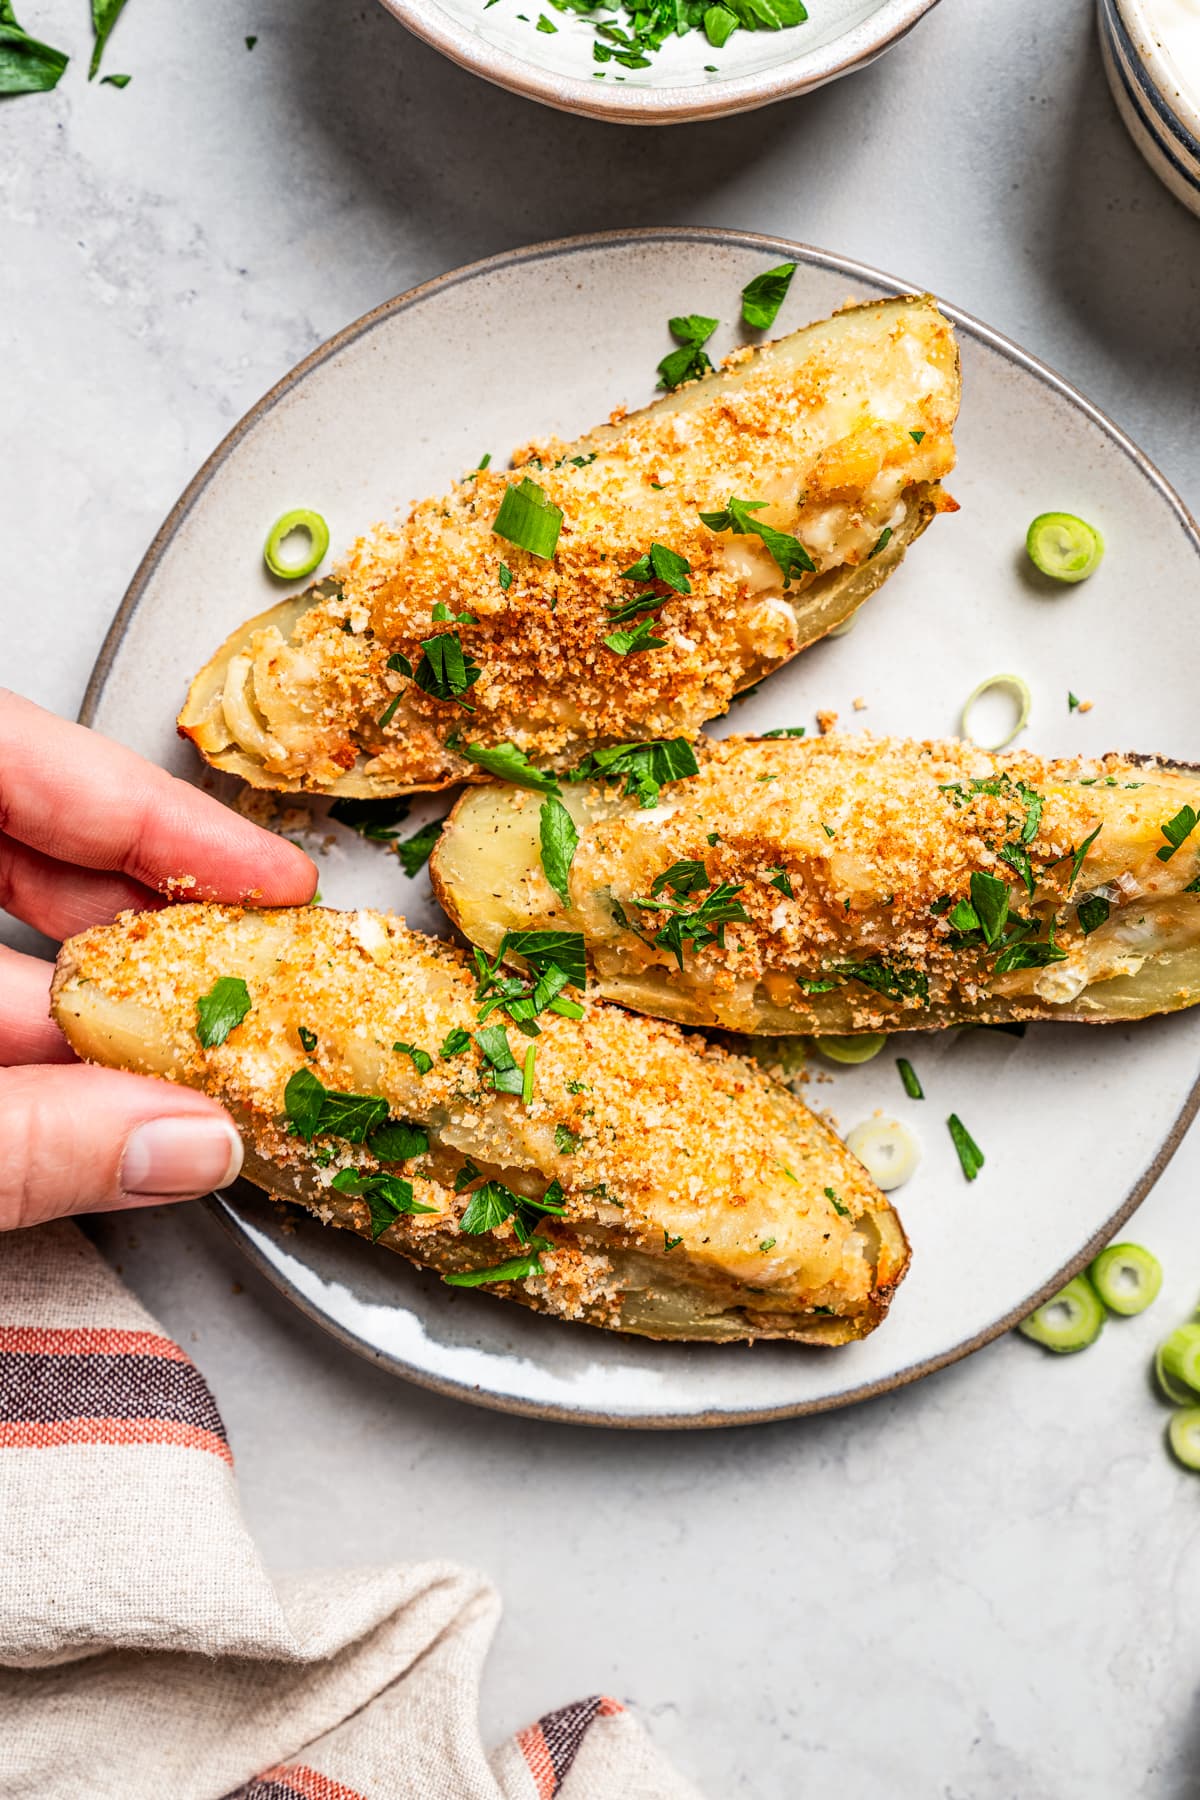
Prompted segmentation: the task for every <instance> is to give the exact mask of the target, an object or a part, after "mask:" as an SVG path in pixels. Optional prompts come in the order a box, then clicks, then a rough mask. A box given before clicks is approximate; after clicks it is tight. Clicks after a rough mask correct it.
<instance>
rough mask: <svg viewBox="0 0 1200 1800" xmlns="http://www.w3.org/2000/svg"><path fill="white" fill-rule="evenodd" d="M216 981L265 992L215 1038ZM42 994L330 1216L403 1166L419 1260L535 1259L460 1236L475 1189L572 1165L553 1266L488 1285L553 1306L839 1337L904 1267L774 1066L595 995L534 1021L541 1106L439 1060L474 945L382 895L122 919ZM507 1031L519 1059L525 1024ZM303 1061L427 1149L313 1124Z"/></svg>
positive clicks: (466, 999)
mask: <svg viewBox="0 0 1200 1800" xmlns="http://www.w3.org/2000/svg"><path fill="white" fill-rule="evenodd" d="M222 977H225V978H229V977H237V978H240V980H242V981H243V982H244V983H245V986H246V989H247V992H248V995H249V997H250V1010H249V1011H248V1012H247V1013H246V1014H245V1016H244V1017H243V1018H242V1019H241V1020H240V1021H239V1022H238V1023H236V1024H235V1025H234V1026H233V1027H232V1029H231V1030H230V1031H229V1032H228V1035H227V1036H226V1037H225V1038H224V1040H223V1041H222V1042H221V1043H219V1044H215V1045H211V1046H208V1047H206V1046H205V1045H203V1044H202V1043H201V1042H200V1039H199V1037H198V1035H197V1021H198V1017H199V1014H198V1007H197V1002H198V1000H199V999H200V997H201V996H204V995H206V994H208V993H210V991H211V990H212V988H213V986H214V984H215V982H216V981H217V980H218V979H221V978H222ZM52 1005H53V1013H54V1017H55V1018H56V1019H57V1021H58V1023H59V1024H60V1026H61V1027H62V1029H63V1031H64V1032H65V1033H66V1035H67V1038H68V1040H69V1041H70V1043H71V1044H72V1046H73V1047H74V1048H75V1049H76V1051H77V1052H78V1053H79V1054H80V1055H82V1056H85V1057H87V1058H89V1059H91V1060H93V1061H97V1062H103V1063H105V1064H107V1065H109V1066H113V1067H119V1068H129V1069H133V1070H136V1071H138V1072H142V1073H151V1074H157V1075H161V1076H164V1077H165V1078H167V1079H168V1080H174V1081H181V1082H184V1083H186V1084H188V1085H189V1086H193V1087H198V1088H201V1089H202V1090H203V1091H205V1092H206V1093H209V1094H212V1095H213V1096H214V1097H215V1098H217V1099H219V1100H220V1101H221V1102H222V1103H223V1104H224V1105H226V1106H227V1107H228V1108H229V1110H230V1112H231V1113H232V1115H233V1117H234V1118H235V1120H236V1121H237V1123H238V1126H239V1128H240V1130H241V1131H242V1134H243V1137H244V1140H245V1143H246V1148H247V1165H246V1166H247V1173H248V1174H249V1176H250V1178H251V1179H253V1180H255V1181H258V1182H259V1183H261V1185H263V1186H264V1187H266V1188H267V1189H268V1191H270V1192H271V1193H273V1194H276V1195H278V1196H280V1197H283V1198H287V1199H291V1200H297V1201H299V1202H300V1203H301V1204H303V1205H305V1206H307V1207H309V1208H310V1209H311V1210H312V1211H313V1212H315V1213H317V1214H318V1216H320V1217H321V1218H322V1219H324V1220H325V1221H326V1222H327V1223H330V1224H336V1225H341V1226H344V1227H347V1228H349V1229H352V1230H354V1231H357V1232H359V1233H360V1234H362V1235H367V1236H369V1235H370V1234H371V1226H370V1221H369V1216H368V1209H367V1206H366V1204H365V1202H364V1201H363V1200H362V1199H361V1198H358V1197H356V1196H355V1195H353V1194H351V1193H347V1192H345V1191H343V1190H341V1189H338V1188H335V1187H334V1186H333V1185H332V1183H333V1181H334V1179H335V1178H336V1177H337V1176H339V1174H340V1173H341V1172H342V1171H344V1170H349V1171H354V1172H357V1174H358V1175H360V1176H369V1175H373V1174H379V1173H386V1174H390V1175H394V1176H397V1177H399V1178H402V1179H404V1180H407V1181H409V1182H410V1183H411V1184H412V1189H413V1192H414V1194H415V1197H416V1199H417V1201H418V1202H419V1203H420V1204H421V1205H422V1206H423V1207H426V1208H428V1210H427V1211H424V1212H421V1213H415V1214H411V1215H406V1214H402V1215H400V1216H399V1217H397V1218H396V1219H395V1220H394V1222H392V1223H390V1224H389V1225H388V1226H387V1229H386V1231H385V1232H384V1233H383V1236H382V1239H381V1241H382V1242H383V1243H385V1244H386V1245H387V1246H388V1247H389V1248H391V1249H394V1250H397V1251H399V1252H400V1253H401V1254H402V1255H404V1256H406V1257H408V1258H409V1259H410V1260H411V1261H413V1262H415V1263H418V1264H420V1265H421V1266H424V1267H430V1268H434V1269H438V1270H441V1271H442V1272H452V1271H466V1270H474V1269H488V1268H492V1267H495V1266H496V1265H497V1264H499V1263H502V1262H505V1261H507V1260H509V1259H510V1258H512V1257H514V1256H517V1255H519V1254H521V1250H522V1244H521V1240H520V1238H519V1235H518V1234H517V1232H516V1231H515V1229H514V1225H513V1222H512V1220H511V1219H508V1220H503V1221H501V1222H500V1223H499V1224H497V1225H496V1227H495V1229H494V1230H492V1231H490V1232H487V1233H484V1234H475V1233H474V1232H471V1233H468V1232H465V1231H463V1230H462V1229H460V1224H461V1221H462V1219H463V1216H464V1213H465V1210H466V1208H467V1205H468V1203H469V1202H470V1201H471V1198H472V1195H473V1193H474V1192H475V1191H476V1190H477V1188H478V1186H479V1184H480V1183H481V1182H483V1181H485V1180H495V1181H499V1182H502V1183H503V1184H504V1185H505V1186H506V1187H507V1188H509V1189H510V1190H511V1192H512V1193H515V1194H519V1195H522V1196H524V1197H526V1198H527V1199H529V1200H537V1199H538V1198H539V1197H540V1196H541V1195H542V1194H544V1193H545V1192H546V1189H547V1187H548V1185H549V1184H550V1183H552V1182H553V1181H554V1180H557V1181H558V1182H559V1183H560V1184H561V1186H562V1189H563V1193H564V1206H565V1211H564V1213H563V1215H562V1216H561V1217H559V1216H547V1217H546V1218H545V1221H544V1223H543V1222H542V1221H541V1220H539V1221H538V1222H537V1225H536V1230H537V1232H538V1234H539V1235H540V1236H543V1237H545V1238H546V1239H547V1240H548V1241H549V1248H548V1249H546V1250H545V1251H543V1253H542V1261H543V1267H542V1270H541V1272H540V1273H534V1274H532V1275H530V1276H529V1278H528V1279H526V1280H524V1281H512V1282H506V1283H503V1284H500V1285H499V1286H498V1287H496V1288H495V1289H494V1290H493V1291H496V1292H500V1293H502V1294H504V1295H505V1296H506V1297H509V1298H512V1299H516V1300H519V1301H521V1302H522V1303H523V1304H525V1305H529V1306H532V1307H534V1308H536V1309H538V1310H541V1311H545V1312H550V1313H553V1314H555V1315H556V1316H558V1317H560V1318H566V1319H581V1320H584V1321H586V1322H588V1323H591V1324H596V1325H601V1326H605V1327H608V1328H610V1329H615V1330H622V1331H631V1332H636V1333H639V1334H641V1335H645V1336H651V1337H680V1338H690V1339H695V1340H699V1341H713V1342H721V1341H728V1340H731V1339H736V1338H755V1337H780V1338H791V1339H794V1340H797V1341H802V1342H812V1343H824V1344H833V1343H840V1342H846V1341H849V1340H850V1339H852V1338H855V1337H860V1336H862V1335H864V1334H865V1333H866V1332H868V1331H870V1330H872V1329H873V1328H874V1327H875V1325H877V1324H878V1323H879V1320H880V1319H881V1318H882V1317H883V1314H884V1312H885V1311H886V1308H887V1304H888V1300H889V1299H890V1296H891V1294H892V1292H893V1290H894V1288H895V1286H896V1284H897V1282H898V1281H899V1280H900V1279H901V1277H902V1275H903V1273H904V1270H905V1268H906V1266H907V1261H908V1247H907V1243H906V1241H905V1238H904V1234H903V1231H902V1229H901V1227H900V1224H899V1221H898V1219H897V1218H896V1215H895V1213H894V1211H893V1210H892V1208H891V1206H890V1204H889V1203H888V1201H887V1200H886V1199H885V1197H884V1196H883V1195H882V1194H881V1193H880V1192H879V1191H878V1189H877V1188H875V1186H874V1185H873V1184H872V1183H871V1181H870V1180H869V1179H868V1177H867V1175H866V1173H865V1171H864V1170H863V1168H862V1167H861V1165H860V1164H859V1163H857V1162H856V1161H855V1159H854V1158H853V1157H852V1156H851V1155H850V1154H849V1152H848V1151H847V1150H846V1149H845V1146H844V1145H842V1144H841V1143H840V1142H839V1141H838V1139H837V1138H835V1137H834V1136H833V1134H832V1133H831V1132H830V1131H829V1130H828V1129H827V1127H825V1126H824V1125H823V1124H822V1123H821V1122H820V1121H819V1120H817V1119H816V1118H815V1117H814V1116H813V1114H811V1113H810V1112H809V1111H808V1110H807V1109H806V1108H805V1107H804V1106H802V1105H801V1104H800V1102H799V1101H798V1100H797V1099H795V1098H794V1096H793V1095H791V1094H790V1093H789V1092H788V1091H787V1090H786V1089H785V1088H783V1087H780V1086H779V1085H777V1084H776V1083H774V1082H772V1081H771V1080H769V1079H768V1078H767V1077H766V1076H765V1075H764V1074H762V1072H761V1071H760V1070H758V1069H756V1068H754V1067H753V1066H751V1065H749V1064H747V1063H744V1062H742V1061H741V1060H740V1059H739V1058H737V1057H733V1056H730V1055H728V1054H727V1053H726V1052H725V1051H723V1050H721V1049H718V1048H716V1047H712V1046H706V1045H704V1044H702V1043H701V1042H700V1041H699V1040H697V1039H694V1038H687V1037H685V1036H683V1035H682V1034H681V1033H680V1032H678V1031H677V1030H676V1029H675V1028H674V1027H672V1026H667V1025H661V1024H658V1023H655V1022H653V1021H650V1020H646V1019H641V1018H638V1017H636V1016H634V1015H632V1014H628V1013H625V1012H623V1011H621V1010H620V1009H617V1008H614V1007H609V1006H606V1005H604V1004H603V1003H602V1002H595V1003H593V1002H591V1001H587V1002H585V1004H584V1013H583V1017H582V1018H581V1019H578V1020H576V1019H569V1018H564V1017H560V1016H557V1015H554V1014H550V1013H546V1014H543V1015H542V1016H541V1019H540V1021H539V1023H540V1024H541V1027H542V1029H541V1031H540V1034H539V1036H538V1037H537V1038H536V1040H534V1042H535V1045H536V1055H535V1067H534V1071H533V1098H532V1100H531V1102H530V1104H529V1105H528V1106H527V1105H525V1103H524V1101H523V1099H522V1097H521V1096H520V1095H518V1094H508V1093H498V1092H496V1091H494V1089H492V1088H491V1087H490V1086H489V1085H488V1080H487V1075H486V1066H485V1062H484V1058H483V1056H482V1053H481V1050H480V1048H479V1047H478V1046H477V1045H476V1044H475V1043H473V1042H468V1044H467V1046H466V1048H465V1050H463V1051H461V1052H460V1051H457V1050H452V1051H451V1052H450V1053H448V1054H447V1055H444V1056H443V1055H441V1054H440V1049H439V1047H441V1046H444V1045H445V1042H446V1039H447V1036H448V1034H450V1033H451V1032H455V1031H461V1032H464V1033H472V1032H475V1031H478V1030H479V1019H478V1010H479V1009H478V1003H477V1000H476V996H475V979H474V976H473V975H472V973H471V972H470V971H469V969H468V966H467V960H466V958H465V957H464V955H463V954H462V952H460V951H458V950H456V949H454V948H453V947H452V946H450V945H448V944H444V943H439V942H437V941H435V940H433V939H430V938H425V937H422V936H420V935H419V934H417V933H414V932H410V931H408V930H407V929H406V927H405V926H404V924H403V922H402V921H401V920H398V919H396V918H394V917H393V916H391V915H388V914H380V913H370V912H356V913H336V912H333V911H331V910H328V909H323V908H297V909H295V910H291V911H261V912H258V911H250V910H241V909H239V908H235V907H216V906H213V907H206V906H192V905H184V906H177V907H170V908H167V909H165V910H163V911H161V912H155V913H149V914H133V913H129V914H124V915H122V917H121V918H120V919H119V920H118V921H117V922H116V923H115V924H114V925H111V926H103V927H97V928H95V929H93V930H91V931H87V932H83V933H81V934H80V935H79V936H78V937H76V938H73V939H71V940H70V941H69V942H68V943H67V944H66V945H64V947H63V950H62V952H61V955H60V959H59V965H58V969H57V972H56V976H55V981H54V989H53V1001H52ZM497 1022H498V1016H497V1015H493V1017H492V1019H491V1020H490V1021H489V1023H491V1024H493V1025H494V1024H495V1023H497ZM302 1028H303V1031H304V1034H305V1035H304V1038H303V1039H301V1036H300V1032H301V1029H302ZM509 1029H510V1032H511V1035H512V1040H513V1048H514V1050H515V1051H516V1054H517V1056H518V1058H521V1057H523V1055H524V1053H525V1046H526V1042H527V1040H525V1039H524V1038H522V1037H521V1036H520V1035H519V1034H518V1033H517V1032H516V1030H515V1027H511V1026H510V1027H509ZM305 1044H307V1045H308V1048H307V1049H306V1048H305ZM402 1044H403V1045H408V1046H417V1047H419V1048H421V1049H423V1050H426V1051H427V1053H428V1055H429V1057H430V1058H431V1066H430V1067H429V1068H428V1069H425V1070H422V1069H421V1068H420V1067H419V1066H418V1063H417V1062H416V1061H414V1059H413V1058H412V1057H411V1056H409V1055H408V1054H407V1053H406V1052H405V1051H404V1050H402V1049H401V1045H402ZM299 1069H308V1070H310V1071H311V1072H312V1073H313V1074H314V1075H316V1077H317V1078H318V1080H319V1081H320V1082H321V1083H323V1085H324V1086H325V1088H326V1089H328V1090H331V1091H336V1092H338V1093H341V1094H351V1095H354V1094H358V1095H364V1094H365V1095H376V1096H381V1097H382V1098H383V1099H384V1100H385V1101H386V1102H387V1106H388V1109H389V1116H390V1117H391V1118H393V1119H402V1120H405V1121H406V1122H408V1123H409V1124H413V1125H417V1126H419V1127H420V1128H421V1129H422V1130H423V1131H424V1132H425V1134H426V1136H427V1138H428V1146H427V1149H426V1150H425V1151H419V1152H418V1153H417V1155H416V1156H415V1157H413V1158H410V1159H409V1161H408V1162H406V1163H405V1164H403V1165H386V1166H385V1165H384V1164H383V1163H381V1161H380V1156H379V1154H377V1153H376V1152H374V1151H373V1150H372V1149H371V1147H370V1144H369V1143H366V1144H364V1143H352V1142H349V1141H347V1140H346V1139H345V1138H344V1137H342V1136H339V1135H337V1134H335V1133H332V1132H330V1133H324V1134H319V1135H318V1137H317V1138H316V1139H315V1140H314V1141H313V1142H311V1143H306V1142H304V1141H303V1140H302V1139H301V1138H300V1137H298V1136H297V1135H295V1134H294V1132H292V1131H291V1130H290V1129H289V1128H288V1109H287V1102H286V1099H285V1090H286V1087H287V1083H288V1081H289V1079H290V1078H291V1077H292V1076H294V1075H295V1074H296V1072H297V1070H299ZM831 1193H832V1194H835V1195H836V1197H837V1198H836V1204H835V1203H834V1201H833V1200H831V1199H830V1197H829V1196H830V1194H831Z"/></svg>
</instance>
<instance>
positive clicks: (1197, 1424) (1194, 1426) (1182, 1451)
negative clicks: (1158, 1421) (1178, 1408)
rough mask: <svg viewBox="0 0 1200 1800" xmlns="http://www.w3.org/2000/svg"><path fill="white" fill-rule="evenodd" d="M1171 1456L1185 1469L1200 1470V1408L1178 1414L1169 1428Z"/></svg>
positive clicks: (1190, 1408)
mask: <svg viewBox="0 0 1200 1800" xmlns="http://www.w3.org/2000/svg"><path fill="white" fill-rule="evenodd" d="M1167 1442H1168V1443H1169V1444H1170V1446H1171V1454H1172V1455H1173V1456H1174V1457H1175V1458H1176V1460H1177V1461H1178V1462H1181V1463H1182V1464H1183V1466H1184V1468H1185V1469H1200V1406H1187V1407H1185V1408H1184V1409H1183V1411H1182V1412H1177V1413H1176V1414H1175V1416H1174V1417H1173V1418H1172V1420H1171V1422H1170V1424H1169V1425H1168V1426H1167Z"/></svg>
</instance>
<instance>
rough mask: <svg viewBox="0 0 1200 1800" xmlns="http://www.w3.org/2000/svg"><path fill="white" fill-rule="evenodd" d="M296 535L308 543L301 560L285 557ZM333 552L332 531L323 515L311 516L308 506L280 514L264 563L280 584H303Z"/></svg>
mask: <svg viewBox="0 0 1200 1800" xmlns="http://www.w3.org/2000/svg"><path fill="white" fill-rule="evenodd" d="M293 533H295V534H296V535H297V536H299V537H300V538H307V539H308V549H307V551H305V552H304V553H303V554H302V555H301V556H300V557H299V558H298V559H291V558H289V557H287V556H285V555H283V554H282V552H283V547H284V544H285V543H286V541H287V539H288V538H290V537H291V536H292V535H293ZM328 548H329V527H328V525H327V524H326V523H325V521H324V519H323V518H322V517H321V515H320V513H319V512H311V511H310V510H309V508H308V507H306V506H297V507H294V508H293V509H292V511H291V512H285V513H280V515H279V517H278V518H277V519H276V521H275V523H274V524H273V525H272V527H271V529H270V531H269V532H268V533H267V541H266V543H265V544H264V545H263V561H264V562H265V563H266V565H267V567H268V569H270V571H271V573H272V575H277V576H278V577H279V579H280V581H302V580H303V579H304V577H305V576H306V575H311V574H312V572H313V570H314V569H315V568H316V567H317V565H318V563H319V562H320V561H321V558H322V557H323V556H324V554H325V552H326V551H327V550H328Z"/></svg>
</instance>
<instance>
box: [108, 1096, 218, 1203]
mask: <svg viewBox="0 0 1200 1800" xmlns="http://www.w3.org/2000/svg"><path fill="white" fill-rule="evenodd" d="M241 1166H242V1140H241V1138H239V1136H238V1134H237V1132H236V1131H235V1130H234V1129H233V1126H232V1125H230V1124H228V1123H227V1121H226V1120H224V1119H213V1118H204V1117H202V1116H199V1115H196V1114H185V1115H184V1116H183V1117H182V1118H178V1119H147V1120H146V1123H145V1124H144V1125H138V1126H136V1127H135V1128H134V1130H133V1131H131V1132H130V1134H129V1140H128V1142H127V1143H126V1145H125V1154H124V1156H123V1157H122V1158H121V1186H122V1188H123V1189H124V1190H125V1192H126V1193H127V1194H207V1193H208V1191H209V1189H210V1188H215V1187H225V1186H226V1185H227V1183H229V1182H231V1181H232V1180H233V1178H234V1176H235V1175H236V1174H237V1173H238V1171H239V1170H240V1169H241Z"/></svg>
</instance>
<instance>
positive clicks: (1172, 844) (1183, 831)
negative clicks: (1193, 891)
mask: <svg viewBox="0 0 1200 1800" xmlns="http://www.w3.org/2000/svg"><path fill="white" fill-rule="evenodd" d="M1195 829H1196V814H1195V812H1194V811H1193V809H1192V808H1191V807H1190V806H1181V807H1180V809H1179V811H1178V812H1177V813H1176V814H1175V817H1174V818H1173V819H1168V820H1167V822H1166V824H1165V825H1160V826H1159V830H1160V831H1161V832H1162V834H1163V836H1164V837H1165V838H1166V840H1167V841H1166V843H1165V844H1164V845H1163V847H1162V849H1161V850H1158V851H1156V852H1155V855H1156V856H1157V857H1158V860H1159V862H1170V860H1171V858H1172V857H1173V856H1174V854H1175V852H1176V851H1177V850H1178V848H1179V846H1180V845H1181V844H1182V843H1183V842H1184V841H1185V840H1186V839H1187V838H1189V837H1190V836H1191V835H1192V832H1193V831H1194V830H1195Z"/></svg>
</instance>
